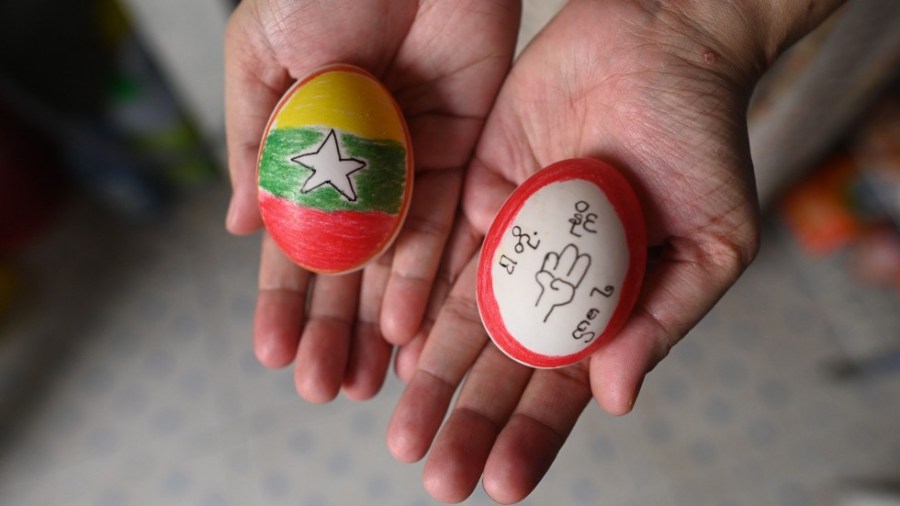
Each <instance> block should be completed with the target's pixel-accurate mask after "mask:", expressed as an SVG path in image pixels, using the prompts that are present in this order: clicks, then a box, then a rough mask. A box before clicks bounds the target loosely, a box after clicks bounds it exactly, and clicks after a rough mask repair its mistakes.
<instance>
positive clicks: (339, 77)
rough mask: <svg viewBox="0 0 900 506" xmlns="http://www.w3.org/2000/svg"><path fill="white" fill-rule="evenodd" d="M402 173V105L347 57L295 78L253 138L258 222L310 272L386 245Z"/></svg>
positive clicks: (347, 267) (407, 164)
mask: <svg viewBox="0 0 900 506" xmlns="http://www.w3.org/2000/svg"><path fill="white" fill-rule="evenodd" d="M412 179H413V157H412V152H411V142H410V138H409V131H408V129H407V127H406V122H405V121H404V119H403V114H402V113H401V111H400V109H399V107H398V106H397V104H396V103H395V102H394V99H393V98H392V97H391V95H390V93H389V92H388V91H387V89H385V87H384V86H383V85H382V84H381V83H380V82H379V81H378V80H377V79H376V78H375V77H374V76H372V75H371V74H369V73H368V72H366V71H365V70H363V69H360V68H357V67H354V66H351V65H331V66H328V67H323V68H321V69H319V70H316V71H315V72H313V73H311V74H310V75H309V76H307V77H306V78H304V79H302V80H300V81H298V82H297V83H296V84H295V85H294V86H293V87H292V88H291V89H290V90H289V91H288V92H287V93H286V94H285V96H284V97H283V98H282V99H281V101H280V102H279V103H278V105H277V106H276V108H275V111H274V112H273V113H272V117H271V118H270V119H269V124H268V126H267V127H266V130H265V134H264V135H263V140H262V143H261V145H260V153H259V180H258V182H259V208H260V213H261V214H262V218H263V221H264V222H265V225H266V228H267V230H268V231H269V234H271V236H272V238H273V239H274V240H275V242H276V243H277V244H278V246H279V247H280V248H281V250H282V251H283V252H284V253H285V254H286V255H287V256H288V257H290V258H291V260H293V261H294V262H295V263H297V264H298V265H300V266H301V267H304V268H306V269H308V270H310V271H314V272H318V273H323V274H339V273H344V272H350V271H353V270H356V269H360V268H362V267H364V266H365V265H366V264H367V263H368V262H369V261H371V260H372V259H374V258H376V257H377V256H378V255H379V254H380V253H382V252H384V251H385V250H386V249H387V248H388V247H390V245H391V243H392V242H393V240H394V238H395V237H396V236H397V233H398V232H399V230H400V227H401V226H402V224H403V220H404V218H405V217H406V212H407V210H408V208H409V202H410V197H411V194H412V183H413V181H412Z"/></svg>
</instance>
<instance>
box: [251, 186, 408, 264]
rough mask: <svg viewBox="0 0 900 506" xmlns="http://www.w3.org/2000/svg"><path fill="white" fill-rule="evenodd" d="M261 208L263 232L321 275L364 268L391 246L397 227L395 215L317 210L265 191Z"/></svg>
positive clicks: (289, 254) (260, 198)
mask: <svg viewBox="0 0 900 506" xmlns="http://www.w3.org/2000/svg"><path fill="white" fill-rule="evenodd" d="M259 206H260V211H261V213H262V216H263V218H264V220H265V222H266V228H267V229H268V230H269V233H270V234H271V235H272V238H273V239H274V240H275V242H276V243H277V244H278V246H279V247H280V248H281V250H282V251H284V253H285V254H286V255H287V256H288V257H289V258H291V259H292V260H294V261H295V262H298V263H299V261H301V260H302V263H303V265H304V267H306V268H308V269H309V270H312V271H315V272H319V273H322V274H327V273H336V272H346V271H352V270H355V269H358V268H361V267H363V266H364V265H365V264H366V262H368V261H369V260H371V259H372V258H373V257H374V256H376V255H378V254H380V253H381V252H382V251H384V250H385V249H386V248H387V247H388V245H390V243H391V242H392V241H393V239H394V236H395V235H396V234H397V232H398V231H399V228H400V225H401V222H400V221H399V220H397V216H396V215H392V214H387V213H381V212H366V213H361V212H357V211H333V212H328V211H321V210H319V209H315V208H310V207H304V206H300V205H297V204H296V203H294V202H291V201H290V200H287V199H283V198H280V197H276V196H274V195H272V194H270V193H268V192H266V191H264V190H260V191H259ZM298 225H299V226H298Z"/></svg>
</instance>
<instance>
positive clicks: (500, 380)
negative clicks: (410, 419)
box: [424, 345, 533, 502]
mask: <svg viewBox="0 0 900 506" xmlns="http://www.w3.org/2000/svg"><path fill="white" fill-rule="evenodd" d="M532 372H533V370H532V369H530V368H528V367H525V366H523V365H521V364H517V363H515V362H513V361H512V360H510V359H509V358H507V357H506V356H505V355H503V353H501V352H500V351H499V350H498V349H497V348H496V347H495V346H491V345H489V346H486V347H485V348H484V351H483V352H482V353H481V355H480V356H479V357H478V360H477V362H476V363H475V365H474V366H473V367H472V370H471V372H470V373H469V375H468V377H467V378H466V382H465V384H464V385H463V389H462V391H461V392H460V395H459V399H458V400H457V403H456V406H455V407H454V409H453V413H452V414H451V415H450V418H449V419H448V420H447V422H446V423H445V424H444V427H443V428H442V429H441V432H440V434H439V435H438V437H437V440H436V441H435V443H434V447H433V448H432V450H431V454H430V455H429V457H428V462H427V463H426V465H425V471H424V482H425V488H426V489H427V490H428V492H429V493H430V494H431V495H432V496H434V497H435V498H436V499H438V500H439V501H442V502H459V501H462V500H463V499H465V498H466V497H468V496H469V495H470V494H471V493H472V491H473V490H474V489H475V486H476V485H477V484H478V479H479V478H480V477H481V472H482V470H483V469H484V465H485V462H486V461H487V458H488V455H489V454H490V451H491V448H492V447H493V446H494V441H495V439H496V438H497V435H498V434H499V433H500V430H501V428H502V427H503V426H504V425H506V422H507V420H508V419H509V416H510V414H511V413H512V412H513V409H515V407H516V405H517V404H518V402H519V398H520V397H521V395H522V392H523V391H524V390H525V386H526V385H527V384H528V379H529V378H530V377H531V373H532Z"/></svg>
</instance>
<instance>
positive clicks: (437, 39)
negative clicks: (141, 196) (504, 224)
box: [225, 0, 519, 402]
mask: <svg viewBox="0 0 900 506" xmlns="http://www.w3.org/2000/svg"><path fill="white" fill-rule="evenodd" d="M518 10H519V5H518V2H515V1H513V0H498V1H491V2H481V1H479V0H456V1H453V2H446V1H438V0H423V1H413V0H372V1H366V2H359V1H355V0H341V1H339V0H332V1H328V2H325V1H310V2H295V1H288V0H244V1H243V2H241V4H240V5H239V6H238V8H237V10H236V11H235V13H234V15H233V16H232V18H231V20H230V22H229V25H228V31H227V34H226V41H225V42H226V44H225V49H226V114H227V118H226V119H227V136H228V155H229V169H230V172H231V180H232V186H233V190H234V193H233V196H232V200H231V205H230V207H229V211H228V217H227V220H226V225H227V228H228V230H229V231H231V232H232V233H236V234H246V233H250V232H253V231H255V230H257V229H259V228H260V227H261V226H262V222H261V219H260V216H259V211H258V208H257V195H256V191H257V182H256V158H257V153H258V151H259V143H260V140H261V137H262V134H263V130H264V128H265V124H266V121H267V119H268V117H269V115H270V114H271V112H272V110H273V108H274V106H275V104H276V103H277V101H278V100H279V99H280V98H281V96H282V94H283V93H284V92H285V91H286V90H287V89H288V87H289V86H290V85H291V83H292V82H293V81H294V80H296V79H298V78H301V77H303V76H305V75H306V74H308V73H309V72H310V71H312V70H313V69H315V68H317V67H320V66H322V65H325V64H329V63H339V62H342V63H350V64H355V65H357V66H360V67H363V68H365V69H367V70H369V71H370V72H372V73H374V74H375V75H377V76H379V77H380V78H381V79H382V81H383V82H384V83H385V85H386V86H387V87H388V88H389V89H390V90H391V91H392V93H393V95H394V98H395V99H396V100H397V102H398V104H399V105H400V107H401V109H402V110H403V112H404V114H405V116H406V118H407V121H408V125H409V130H410V135H411V137H412V143H413V151H414V153H415V158H416V160H415V161H416V181H415V183H414V185H415V191H414V196H413V201H412V203H411V207H410V211H409V214H408V216H407V220H406V225H405V227H404V228H403V230H402V231H401V233H400V235H399V237H398V238H397V241H396V243H395V247H394V248H393V250H392V252H391V253H392V254H388V255H386V256H385V257H383V258H382V259H381V260H379V261H376V262H375V263H374V264H372V265H370V266H368V267H367V268H366V269H364V271H363V272H361V273H354V274H349V275H344V276H321V277H318V278H315V280H314V276H313V275H311V274H310V273H309V272H306V271H304V270H303V269H300V268H299V267H297V266H296V265H294V264H293V263H291V262H290V261H289V260H288V259H287V258H286V257H285V256H284V255H283V254H282V253H281V251H280V250H279V249H278V247H277V246H276V245H275V244H274V242H273V241H272V240H271V239H270V238H268V237H264V238H263V246H262V254H261V260H260V272H259V298H258V300H257V306H256V321H255V326H254V332H253V340H254V348H255V351H256V354H257V356H258V357H259V359H260V361H262V363H263V364H265V365H267V366H270V367H280V366H285V365H287V364H289V363H290V362H291V361H296V369H295V382H296V385H297V390H298V391H299V393H300V395H302V396H303V397H304V398H306V399H308V400H310V401H314V402H324V401H328V400H330V399H332V398H334V397H335V396H336V395H337V393H338V392H339V391H340V389H341V388H342V387H343V389H344V391H345V393H346V394H347V395H348V396H350V397H352V398H357V399H362V398H367V397H370V396H372V395H374V394H375V393H376V392H377V391H378V389H379V388H380V386H381V384H382V382H383V381H384V377H385V373H386V370H387V367H388V363H389V360H390V353H391V345H390V343H396V344H402V343H405V342H407V341H409V340H410V339H411V338H412V337H413V336H414V335H415V333H416V332H417V331H418V330H419V328H420V324H421V320H422V316H423V313H424V312H425V305H426V303H427V300H428V295H429V293H430V291H431V285H432V283H433V281H434V279H435V276H436V272H437V269H438V264H439V259H440V255H441V251H442V249H443V247H444V243H445V241H446V240H447V236H448V233H449V231H450V229H451V224H452V222H453V218H454V215H455V214H456V211H457V206H458V200H459V192H460V187H461V184H462V183H461V181H462V169H463V168H464V167H465V166H466V165H467V164H468V162H469V158H470V157H471V154H472V152H473V149H474V146H475V141H476V139H477V138H478V136H479V134H480V132H481V128H482V126H483V123H484V119H485V117H486V116H487V113H488V111H489V109H490V107H491V105H492V103H493V101H494V98H495V96H496V93H497V90H498V88H499V86H500V83H501V82H502V79H503V77H504V76H505V74H506V72H507V70H508V67H509V64H510V61H511V58H512V51H513V47H514V44H515V35H516V28H517V22H518V15H519V12H518ZM313 281H315V282H313ZM310 287H312V289H311V291H309V293H310V295H311V299H310V301H309V302H308V303H307V293H308V290H309V288H310ZM382 334H383V336H384V337H385V338H386V339H387V341H386V340H385V339H382Z"/></svg>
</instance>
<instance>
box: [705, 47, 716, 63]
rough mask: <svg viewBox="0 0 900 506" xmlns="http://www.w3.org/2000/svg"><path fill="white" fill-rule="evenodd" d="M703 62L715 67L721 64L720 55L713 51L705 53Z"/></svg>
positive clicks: (708, 50) (709, 50)
mask: <svg viewBox="0 0 900 506" xmlns="http://www.w3.org/2000/svg"><path fill="white" fill-rule="evenodd" d="M703 62H704V63H706V64H707V65H715V64H716V63H718V62H719V53H716V52H715V51H713V50H712V49H707V50H705V51H703Z"/></svg>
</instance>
